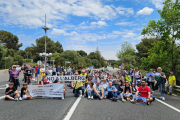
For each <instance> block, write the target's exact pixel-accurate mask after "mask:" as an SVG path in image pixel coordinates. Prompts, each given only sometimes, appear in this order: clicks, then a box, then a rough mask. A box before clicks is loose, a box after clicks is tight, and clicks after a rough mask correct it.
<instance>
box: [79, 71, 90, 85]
mask: <svg viewBox="0 0 180 120" xmlns="http://www.w3.org/2000/svg"><path fill="white" fill-rule="evenodd" d="M80 75H83V74H82V73H81V74H80ZM84 76H85V77H86V76H87V73H85V74H84ZM85 79H86V78H85ZM86 83H88V81H87V82H86Z"/></svg>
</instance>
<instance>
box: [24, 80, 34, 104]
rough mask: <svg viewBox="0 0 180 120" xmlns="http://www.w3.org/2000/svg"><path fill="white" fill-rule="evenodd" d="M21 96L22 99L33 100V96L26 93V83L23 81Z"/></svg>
mask: <svg viewBox="0 0 180 120" xmlns="http://www.w3.org/2000/svg"><path fill="white" fill-rule="evenodd" d="M21 97H22V99H23V100H34V98H33V97H32V96H31V95H30V94H29V93H28V85H27V83H24V84H23V87H22V88H21Z"/></svg>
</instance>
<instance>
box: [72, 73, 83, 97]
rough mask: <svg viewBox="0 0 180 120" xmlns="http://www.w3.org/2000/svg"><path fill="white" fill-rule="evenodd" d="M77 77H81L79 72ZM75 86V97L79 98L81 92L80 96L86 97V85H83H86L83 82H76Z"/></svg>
mask: <svg viewBox="0 0 180 120" xmlns="http://www.w3.org/2000/svg"><path fill="white" fill-rule="evenodd" d="M75 75H79V74H78V72H76V73H75ZM74 84H75V91H74V97H78V96H79V90H81V92H80V96H82V97H84V85H83V84H84V83H83V82H82V81H74Z"/></svg>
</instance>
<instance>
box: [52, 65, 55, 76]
mask: <svg viewBox="0 0 180 120" xmlns="http://www.w3.org/2000/svg"><path fill="white" fill-rule="evenodd" d="M52 75H56V66H55V65H54V66H53V68H52Z"/></svg>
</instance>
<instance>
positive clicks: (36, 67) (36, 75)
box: [34, 65, 38, 81]
mask: <svg viewBox="0 0 180 120" xmlns="http://www.w3.org/2000/svg"><path fill="white" fill-rule="evenodd" d="M37 69H38V65H37V66H35V69H34V70H35V81H37V77H38V74H37Z"/></svg>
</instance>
